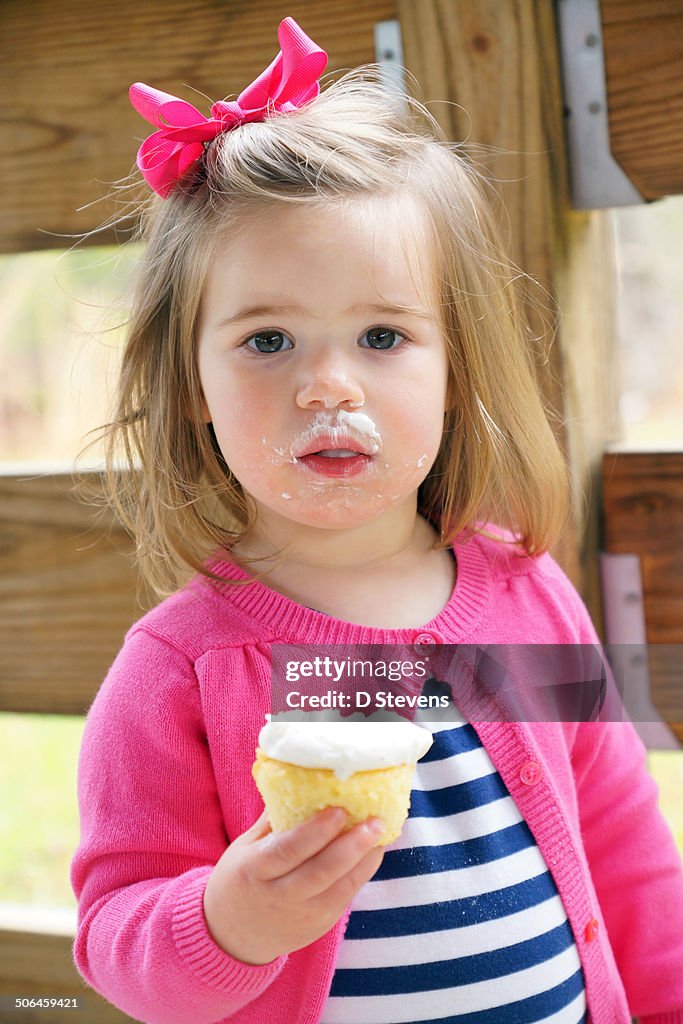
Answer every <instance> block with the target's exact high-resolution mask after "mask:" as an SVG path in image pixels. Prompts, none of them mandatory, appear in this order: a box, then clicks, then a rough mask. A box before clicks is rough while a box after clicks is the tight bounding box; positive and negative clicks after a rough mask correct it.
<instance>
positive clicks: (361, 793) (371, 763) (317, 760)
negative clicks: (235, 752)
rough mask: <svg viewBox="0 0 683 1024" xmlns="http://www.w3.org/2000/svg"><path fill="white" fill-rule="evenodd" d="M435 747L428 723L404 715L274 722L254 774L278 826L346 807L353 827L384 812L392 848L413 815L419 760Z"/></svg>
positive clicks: (263, 737)
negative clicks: (412, 790)
mask: <svg viewBox="0 0 683 1024" xmlns="http://www.w3.org/2000/svg"><path fill="white" fill-rule="evenodd" d="M431 745H432V736H431V733H430V732H428V731H427V729H423V728H421V727H420V726H417V725H413V723H412V722H407V721H404V720H402V721H396V722H368V721H365V720H364V721H339V722H329V721H315V722H268V723H267V724H266V725H264V727H263V728H262V729H261V732H260V734H259V739H258V748H257V750H256V760H255V762H254V765H253V768H252V773H253V776H254V779H255V781H256V785H257V787H258V790H259V793H260V794H261V796H262V797H263V801H264V803H265V805H266V811H267V813H268V820H269V821H270V825H271V828H272V829H273V831H274V832H282V831H285V830H286V829H290V828H294V827H295V826H296V825H299V824H301V822H303V821H306V820H307V819H308V818H310V817H311V816H312V815H314V814H316V813H317V812H318V811H321V810H322V809H323V808H324V807H331V806H333V807H343V808H344V809H345V810H346V812H347V814H348V822H347V828H351V827H352V826H353V825H356V824H357V823H358V822H361V821H365V819H366V818H370V817H378V818H381V819H382V821H383V822H384V831H383V832H382V834H381V836H380V837H379V839H378V840H377V843H376V845H377V846H386V845H387V844H388V843H391V842H393V841H394V839H396V837H397V836H398V835H399V833H400V831H401V829H402V828H403V823H404V822H405V820H406V818H407V817H408V809H409V807H410V788H411V784H412V780H413V773H414V771H415V765H416V763H417V761H419V759H420V758H421V757H422V756H423V755H424V754H426V753H427V751H428V750H429V748H430V746H431Z"/></svg>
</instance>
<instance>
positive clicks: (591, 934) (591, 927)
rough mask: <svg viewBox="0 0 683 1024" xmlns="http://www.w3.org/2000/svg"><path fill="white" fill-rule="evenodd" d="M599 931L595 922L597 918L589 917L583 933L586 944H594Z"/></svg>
mask: <svg viewBox="0 0 683 1024" xmlns="http://www.w3.org/2000/svg"><path fill="white" fill-rule="evenodd" d="M599 931H600V922H599V921H598V920H597V918H595V917H591V919H590V921H589V922H588V924H587V925H586V930H585V932H584V934H585V936H586V942H594V941H595V940H596V939H597V937H598V932H599Z"/></svg>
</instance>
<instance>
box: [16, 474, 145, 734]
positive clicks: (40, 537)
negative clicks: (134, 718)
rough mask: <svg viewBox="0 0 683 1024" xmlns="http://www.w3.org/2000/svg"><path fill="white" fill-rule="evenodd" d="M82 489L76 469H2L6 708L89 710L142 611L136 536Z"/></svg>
mask: <svg viewBox="0 0 683 1024" xmlns="http://www.w3.org/2000/svg"><path fill="white" fill-rule="evenodd" d="M86 479H88V486H89V488H90V490H91V491H92V492H97V490H98V483H99V476H98V475H97V474H93V475H92V477H91V478H86ZM73 487H74V478H73V477H72V476H71V475H70V474H60V473H50V474H45V475H35V476H26V475H24V476H12V475H5V476H3V475H0V533H1V534H2V537H3V543H2V546H1V547H0V649H1V650H2V652H3V656H2V659H1V662H0V709H1V710H4V711H41V712H50V713H64V714H81V713H83V712H84V711H86V710H87V708H88V707H89V705H90V703H91V701H92V698H93V697H94V695H95V692H96V690H97V688H98V686H99V685H100V683H101V682H102V679H103V678H104V675H105V673H106V671H107V668H108V666H109V664H110V663H111V661H112V659H113V657H114V655H115V654H116V652H117V651H118V649H119V647H120V646H121V643H122V641H123V636H124V633H125V631H126V630H127V628H128V627H129V626H130V625H131V624H132V622H133V621H134V620H135V619H136V618H138V617H139V615H140V614H141V612H142V609H141V607H140V605H139V603H138V600H137V596H136V590H137V573H136V571H135V569H134V568H133V564H132V543H131V541H130V540H129V539H128V537H127V535H126V534H125V533H124V531H123V530H122V529H120V528H119V527H117V526H116V525H115V524H114V522H113V519H112V517H111V516H110V515H105V516H104V517H103V519H102V520H101V522H99V523H96V521H95V510H94V509H93V507H92V506H89V505H86V504H84V503H83V502H81V501H79V500H77V499H76V498H75V496H74V493H73ZM142 596H143V597H144V595H142Z"/></svg>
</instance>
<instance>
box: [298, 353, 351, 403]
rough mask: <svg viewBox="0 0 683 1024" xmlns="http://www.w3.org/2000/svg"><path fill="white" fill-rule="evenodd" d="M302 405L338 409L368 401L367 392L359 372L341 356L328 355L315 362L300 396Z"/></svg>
mask: <svg viewBox="0 0 683 1024" xmlns="http://www.w3.org/2000/svg"><path fill="white" fill-rule="evenodd" d="M296 402H297V405H298V406H299V408H300V409H336V408H337V406H339V405H343V404H344V403H346V404H348V405H349V406H350V407H351V408H357V407H359V406H361V405H364V404H365V394H364V391H363V388H362V387H361V385H360V383H359V381H358V380H357V379H356V377H355V375H354V374H353V373H351V372H350V370H349V367H347V366H346V365H344V363H343V361H342V360H340V359H335V358H334V357H332V358H325V359H324V360H319V361H318V362H317V363H316V364H315V365H314V366H311V367H310V369H309V371H308V373H307V375H306V378H305V379H304V380H303V381H302V383H301V385H300V387H299V389H298V391H297V396H296Z"/></svg>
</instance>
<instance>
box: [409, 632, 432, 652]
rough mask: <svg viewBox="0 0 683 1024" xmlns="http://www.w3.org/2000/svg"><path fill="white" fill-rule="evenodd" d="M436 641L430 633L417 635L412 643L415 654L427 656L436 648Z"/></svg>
mask: <svg viewBox="0 0 683 1024" xmlns="http://www.w3.org/2000/svg"><path fill="white" fill-rule="evenodd" d="M436 644H437V639H436V637H435V636H434V635H433V634H432V633H418V634H417V636H416V637H415V640H414V641H413V650H414V651H415V653H416V654H429V652H430V651H433V650H434V648H435V647H436Z"/></svg>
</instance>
